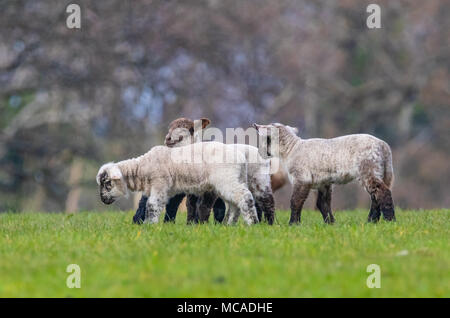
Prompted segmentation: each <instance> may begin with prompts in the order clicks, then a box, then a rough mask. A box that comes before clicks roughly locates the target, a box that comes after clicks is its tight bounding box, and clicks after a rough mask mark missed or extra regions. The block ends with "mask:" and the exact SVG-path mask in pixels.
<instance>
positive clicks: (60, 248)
mask: <svg viewBox="0 0 450 318" xmlns="http://www.w3.org/2000/svg"><path fill="white" fill-rule="evenodd" d="M449 212H450V210H433V211H399V212H398V213H397V220H398V221H397V222H396V223H386V222H380V223H379V224H376V225H374V224H366V223H365V219H366V216H367V211H362V210H361V211H345V212H337V213H336V219H337V223H336V224H335V225H334V226H327V225H325V224H323V221H322V219H321V216H320V214H319V213H318V212H316V211H305V212H304V213H303V223H302V225H301V226H288V225H287V221H288V216H289V215H288V213H287V212H278V214H277V218H278V222H279V225H275V226H273V227H270V226H268V225H265V224H259V225H256V226H253V227H250V228H249V227H246V226H244V225H242V224H239V225H237V226H232V227H225V226H221V225H214V224H209V225H201V226H186V225H184V222H185V220H186V215H185V214H184V213H183V214H180V215H179V218H178V220H177V224H159V225H154V226H147V225H145V226H136V225H132V224H131V222H130V221H131V217H132V213H131V212H130V213H94V212H86V213H79V214H76V215H69V216H68V215H64V214H39V213H36V214H31V213H29V214H27V213H25V214H0V297H87V296H89V297H342V296H343V297H413V296H419V297H431V296H437V297H450V279H449V278H450V277H449V273H450V251H449V221H450V213H449ZM72 263H75V264H78V265H79V266H80V267H81V288H80V289H69V288H67V287H66V278H67V276H68V275H69V274H68V273H66V267H67V265H69V264H72ZM369 264H378V265H380V267H381V288H380V289H369V288H367V286H366V279H367V277H368V275H369V274H368V273H367V272H366V268H367V266H368V265H369Z"/></svg>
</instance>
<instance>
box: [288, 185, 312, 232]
mask: <svg viewBox="0 0 450 318" xmlns="http://www.w3.org/2000/svg"><path fill="white" fill-rule="evenodd" d="M310 189H311V186H310V185H309V184H301V183H296V184H294V190H293V192H292V197H291V219H290V220H289V224H291V225H292V224H298V223H300V218H301V213H302V208H303V203H305V200H306V198H307V197H308V194H309V190H310Z"/></svg>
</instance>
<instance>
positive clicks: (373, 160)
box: [254, 124, 395, 224]
mask: <svg viewBox="0 0 450 318" xmlns="http://www.w3.org/2000/svg"><path fill="white" fill-rule="evenodd" d="M254 127H255V128H256V129H257V130H258V133H259V135H260V136H261V137H262V139H263V140H265V144H266V145H265V147H266V148H267V149H266V151H267V152H268V153H271V154H273V155H276V154H279V157H280V159H281V161H282V162H283V163H284V164H285V165H286V168H287V170H288V173H289V179H290V181H291V183H292V184H293V188H294V190H293V193H292V197H291V219H290V223H291V224H294V223H299V222H300V215H301V210H302V207H303V204H304V202H305V200H306V198H307V197H308V194H309V192H310V190H311V189H317V190H318V192H319V194H318V197H317V203H316V205H317V208H318V209H319V210H320V212H321V213H322V216H323V219H324V221H325V222H326V223H333V222H334V216H333V214H332V212H331V187H332V184H345V183H348V182H350V181H353V180H358V181H359V182H360V183H361V184H362V185H363V187H364V188H365V189H366V191H367V192H368V193H369V194H370V198H371V200H372V204H371V207H370V212H369V217H368V221H369V222H377V221H378V220H379V219H380V215H381V213H383V217H384V219H385V220H388V221H392V220H395V212H394V203H393V201H392V195H391V186H392V182H393V177H394V174H393V168H392V154H391V149H390V147H389V145H388V144H387V143H386V142H384V141H382V140H380V139H378V138H375V137H373V136H371V135H366V134H356V135H347V136H342V137H337V138H332V139H319V138H313V139H301V138H300V137H298V136H296V135H295V134H294V133H293V131H292V129H291V127H289V126H285V125H282V124H270V125H257V124H254ZM276 133H278V143H277V142H275V140H272V139H271V138H272V136H276V135H277V134H276ZM276 147H278V149H276Z"/></svg>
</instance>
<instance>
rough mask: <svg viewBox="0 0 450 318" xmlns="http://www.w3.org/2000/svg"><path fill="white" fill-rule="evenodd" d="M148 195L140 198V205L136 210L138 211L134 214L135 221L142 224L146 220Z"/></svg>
mask: <svg viewBox="0 0 450 318" xmlns="http://www.w3.org/2000/svg"><path fill="white" fill-rule="evenodd" d="M147 200H148V197H147V196H146V195H143V196H142V197H141V199H140V200H139V206H138V208H137V210H136V213H135V214H134V216H133V223H136V224H142V223H144V220H145V209H146V205H147Z"/></svg>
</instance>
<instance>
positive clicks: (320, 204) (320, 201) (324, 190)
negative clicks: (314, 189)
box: [316, 185, 334, 224]
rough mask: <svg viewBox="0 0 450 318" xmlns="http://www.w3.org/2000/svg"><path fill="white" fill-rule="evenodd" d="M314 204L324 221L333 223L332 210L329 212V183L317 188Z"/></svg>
mask: <svg viewBox="0 0 450 318" xmlns="http://www.w3.org/2000/svg"><path fill="white" fill-rule="evenodd" d="M316 206H317V208H318V209H319V211H320V212H321V213H322V217H323V220H324V221H325V223H328V224H333V223H334V216H333V212H331V185H326V186H323V187H321V188H320V189H319V194H318V196H317V202H316Z"/></svg>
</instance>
